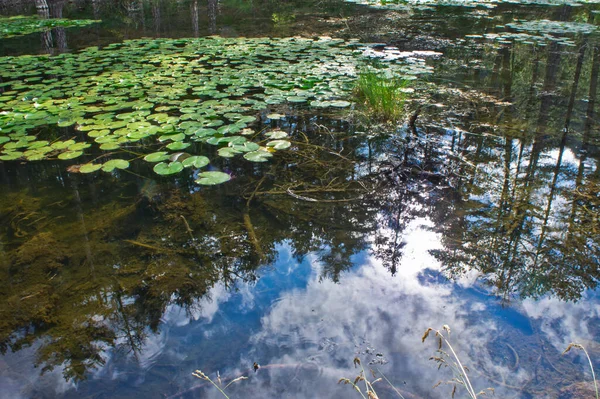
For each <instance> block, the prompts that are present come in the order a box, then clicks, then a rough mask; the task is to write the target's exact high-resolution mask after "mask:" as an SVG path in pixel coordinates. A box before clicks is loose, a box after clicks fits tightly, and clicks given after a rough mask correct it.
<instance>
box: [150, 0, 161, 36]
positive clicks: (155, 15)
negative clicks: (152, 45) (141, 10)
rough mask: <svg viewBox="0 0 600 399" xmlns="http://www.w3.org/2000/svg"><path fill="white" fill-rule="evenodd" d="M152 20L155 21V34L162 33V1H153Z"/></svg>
mask: <svg viewBox="0 0 600 399" xmlns="http://www.w3.org/2000/svg"><path fill="white" fill-rule="evenodd" d="M152 19H153V20H154V33H155V34H156V35H158V34H159V32H160V20H161V15H160V0H153V1H152Z"/></svg>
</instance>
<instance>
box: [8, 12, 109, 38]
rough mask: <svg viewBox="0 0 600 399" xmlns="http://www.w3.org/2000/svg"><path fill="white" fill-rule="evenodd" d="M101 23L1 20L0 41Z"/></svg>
mask: <svg viewBox="0 0 600 399" xmlns="http://www.w3.org/2000/svg"><path fill="white" fill-rule="evenodd" d="M97 22H100V21H95V20H91V19H62V18H52V19H40V18H38V17H35V16H17V17H10V18H0V39H3V38H8V37H15V36H24V35H29V34H31V33H35V32H42V31H45V30H47V29H52V28H73V27H83V26H88V25H91V24H94V23H97Z"/></svg>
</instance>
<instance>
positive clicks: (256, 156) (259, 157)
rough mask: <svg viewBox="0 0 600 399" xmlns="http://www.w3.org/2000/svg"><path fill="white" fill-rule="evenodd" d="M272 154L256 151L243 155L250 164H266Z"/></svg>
mask: <svg viewBox="0 0 600 399" xmlns="http://www.w3.org/2000/svg"><path fill="white" fill-rule="evenodd" d="M272 156H273V154H271V153H270V152H269V151H266V150H258V151H252V152H247V153H245V154H244V158H245V159H247V160H248V161H250V162H267V161H268V160H269V158H271V157H272Z"/></svg>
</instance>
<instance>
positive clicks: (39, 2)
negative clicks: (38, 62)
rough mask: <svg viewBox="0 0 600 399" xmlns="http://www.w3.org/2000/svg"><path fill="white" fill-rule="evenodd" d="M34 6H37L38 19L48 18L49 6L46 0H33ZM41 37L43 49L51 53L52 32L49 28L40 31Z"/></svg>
mask: <svg viewBox="0 0 600 399" xmlns="http://www.w3.org/2000/svg"><path fill="white" fill-rule="evenodd" d="M35 7H36V8H37V14H38V17H40V19H49V18H50V8H49V7H48V2H47V1H46V0H35ZM41 38H42V48H43V49H44V51H45V52H46V53H49V54H50V53H52V49H53V46H52V32H51V31H50V30H46V31H45V32H42V34H41Z"/></svg>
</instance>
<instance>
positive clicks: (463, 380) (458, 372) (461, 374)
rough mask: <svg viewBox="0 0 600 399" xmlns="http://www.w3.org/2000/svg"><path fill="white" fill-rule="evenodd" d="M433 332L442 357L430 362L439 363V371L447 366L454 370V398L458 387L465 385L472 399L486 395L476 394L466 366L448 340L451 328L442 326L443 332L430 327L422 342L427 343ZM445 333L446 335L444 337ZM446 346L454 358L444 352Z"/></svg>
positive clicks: (436, 357) (452, 382) (434, 358)
mask: <svg viewBox="0 0 600 399" xmlns="http://www.w3.org/2000/svg"><path fill="white" fill-rule="evenodd" d="M432 331H433V332H435V336H436V337H437V341H438V349H437V352H438V353H439V354H440V356H432V357H431V358H430V360H434V361H435V362H437V363H438V369H440V368H441V367H442V366H445V367H450V368H451V369H452V370H453V372H454V378H453V379H452V380H451V381H450V383H451V384H452V385H453V388H452V397H453V398H454V395H455V393H456V387H457V385H463V386H464V387H465V389H466V390H467V393H468V394H469V397H470V398H471V399H477V396H478V395H481V394H482V393H483V394H485V392H484V391H481V392H479V393H475V389H473V385H472V384H471V381H470V380H469V376H468V375H467V368H466V367H465V366H463V364H462V362H461V361H460V358H459V357H458V355H457V354H456V352H455V351H454V348H453V347H452V345H451V344H450V341H449V339H448V338H449V337H450V331H451V330H450V327H449V326H448V325H447V324H445V325H444V326H442V329H441V330H435V329H433V328H431V327H430V328H428V329H427V330H426V331H425V333H424V334H423V337H422V338H421V341H422V342H425V340H426V339H427V338H428V337H429V334H430V333H431V332H432ZM444 333H445V334H446V335H444ZM444 344H445V345H446V346H447V347H448V349H450V352H451V353H452V356H450V355H449V354H448V353H447V352H445V351H443V350H442V347H443V345H444ZM447 359H452V362H448V361H447ZM438 385H440V383H438V384H436V385H435V386H438Z"/></svg>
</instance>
